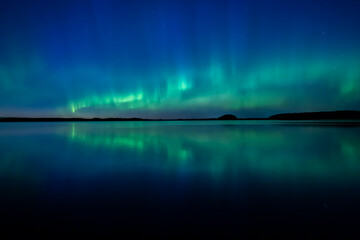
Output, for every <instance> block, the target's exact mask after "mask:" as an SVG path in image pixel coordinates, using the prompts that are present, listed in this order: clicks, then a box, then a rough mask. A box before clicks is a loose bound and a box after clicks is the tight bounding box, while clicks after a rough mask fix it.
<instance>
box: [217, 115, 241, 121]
mask: <svg viewBox="0 0 360 240" xmlns="http://www.w3.org/2000/svg"><path fill="white" fill-rule="evenodd" d="M237 119H238V118H237V117H236V116H235V115H232V114H225V115H223V116H221V117H218V120H237Z"/></svg>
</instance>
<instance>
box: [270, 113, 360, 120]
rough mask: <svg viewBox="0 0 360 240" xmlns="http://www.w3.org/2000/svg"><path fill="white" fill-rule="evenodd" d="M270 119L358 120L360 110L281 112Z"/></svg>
mask: <svg viewBox="0 0 360 240" xmlns="http://www.w3.org/2000/svg"><path fill="white" fill-rule="evenodd" d="M269 119H270V120H355V119H359V120H360V111H328V112H304V113H282V114H276V115H272V116H270V117H269Z"/></svg>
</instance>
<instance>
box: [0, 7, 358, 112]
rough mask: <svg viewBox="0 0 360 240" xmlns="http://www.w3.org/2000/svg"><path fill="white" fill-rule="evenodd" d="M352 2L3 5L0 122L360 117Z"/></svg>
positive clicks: (0, 15)
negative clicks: (311, 114) (316, 114)
mask: <svg viewBox="0 0 360 240" xmlns="http://www.w3.org/2000/svg"><path fill="white" fill-rule="evenodd" d="M359 10H360V2H359V1H356V0H344V1H337V0H336V1H335V0H332V1H325V0H323V1H322V0H273V1H266V0H228V1H226V0H204V1H195V0H193V1H190V0H189V1H187V0H182V1H175V0H174V1H172V0H151V1H150V0H149V1H147V0H143V1H140V0H132V1H123V0H54V1H48V0H0V96H1V97H0V99H1V101H0V116H82V117H96V116H99V117H160V118H178V117H213V116H219V115H221V114H224V113H229V112H230V113H234V114H236V115H237V116H239V117H266V116H268V115H270V114H274V113H279V112H294V111H319V110H340V109H354V110H360V31H359V26H360V14H359Z"/></svg>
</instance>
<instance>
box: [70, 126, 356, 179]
mask: <svg viewBox="0 0 360 240" xmlns="http://www.w3.org/2000/svg"><path fill="white" fill-rule="evenodd" d="M68 132H69V133H68V134H67V135H68V137H69V138H70V139H71V141H72V142H73V143H81V144H83V145H85V146H87V147H90V148H91V149H99V150H102V151H107V152H114V154H119V155H121V154H122V153H121V151H124V150H126V151H132V152H135V153H136V154H137V155H138V156H139V157H138V158H137V159H140V162H141V163H142V164H145V165H147V166H151V167H152V168H159V169H161V168H166V169H173V170H181V171H186V172H193V171H203V172H206V173H210V174H213V175H215V176H226V175H229V174H230V175H238V174H242V173H244V172H246V173H251V174H261V175H267V176H271V177H284V176H308V177H322V178H323V177H336V176H337V177H341V178H344V177H347V178H348V177H351V178H357V176H358V173H359V171H360V134H359V133H360V132H359V128H343V127H330V126H327V127H325V126H323V125H321V124H318V125H316V124H315V125H311V126H301V125H296V124H295V125H291V126H285V125H276V124H243V123H239V124H226V123H218V124H213V123H212V124H207V123H203V124H199V123H192V122H184V123H182V122H180V123H102V124H93V123H72V124H71V130H70V131H68ZM117 152H118V153H117ZM99 161H100V159H99ZM129 161H131V159H129Z"/></svg>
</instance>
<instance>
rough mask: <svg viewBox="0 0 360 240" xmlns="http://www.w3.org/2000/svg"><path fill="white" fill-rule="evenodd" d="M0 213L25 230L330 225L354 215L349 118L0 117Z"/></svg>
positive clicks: (359, 196) (324, 229)
mask: <svg viewBox="0 0 360 240" xmlns="http://www.w3.org/2000/svg"><path fill="white" fill-rule="evenodd" d="M0 218H1V223H2V224H1V226H0V228H1V230H2V231H3V230H9V229H12V228H16V229H18V231H28V232H31V233H32V232H36V233H42V232H44V231H47V232H53V233H57V232H74V231H76V232H78V233H92V234H97V235H100V236H106V235H110V234H114V233H116V234H124V233H131V234H133V235H134V236H136V235H144V234H145V235H147V234H149V235H152V234H155V235H174V236H179V235H186V234H188V233H191V234H197V235H212V234H222V235H231V236H235V235H236V236H239V235H249V234H253V235H257V234H259V232H260V233H261V234H265V233H266V231H268V232H269V234H270V233H280V234H284V235H290V234H293V233H294V232H295V233H296V232H297V233H305V232H311V231H313V230H314V231H317V232H318V233H320V234H326V233H329V232H331V233H340V234H341V233H343V232H345V231H346V232H348V231H351V229H352V227H357V225H358V224H359V223H360V221H359V220H360V124H359V123H347V122H342V123H339V122H337V123H336V122H277V121H186V122H181V121H178V122H77V123H71V122H68V123H66V122H59V123H1V124H0ZM15 234H16V232H15Z"/></svg>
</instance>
